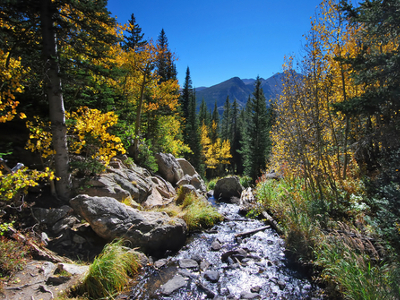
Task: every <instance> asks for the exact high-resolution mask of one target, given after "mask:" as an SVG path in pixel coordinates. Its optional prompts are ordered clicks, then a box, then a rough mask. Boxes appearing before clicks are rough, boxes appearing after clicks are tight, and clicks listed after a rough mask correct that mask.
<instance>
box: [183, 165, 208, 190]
mask: <svg viewBox="0 0 400 300" xmlns="http://www.w3.org/2000/svg"><path fill="white" fill-rule="evenodd" d="M176 160H177V162H178V163H179V165H180V166H181V168H182V171H183V174H184V176H183V178H182V179H181V180H180V181H179V182H178V183H177V185H178V186H182V185H185V184H191V185H193V186H194V187H195V188H196V190H200V192H202V193H206V192H207V187H206V185H205V183H204V180H203V179H202V178H201V176H200V175H199V174H198V173H197V172H196V170H195V168H194V167H193V166H192V165H191V164H190V162H188V161H187V160H186V159H184V158H177V159H176Z"/></svg>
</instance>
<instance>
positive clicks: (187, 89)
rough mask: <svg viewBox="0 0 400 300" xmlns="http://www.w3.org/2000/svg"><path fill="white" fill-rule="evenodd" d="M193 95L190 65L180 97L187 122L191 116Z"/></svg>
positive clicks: (183, 114)
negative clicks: (190, 108)
mask: <svg viewBox="0 0 400 300" xmlns="http://www.w3.org/2000/svg"><path fill="white" fill-rule="evenodd" d="M192 96H193V86H192V79H191V78H190V70H189V67H187V68H186V75H185V82H184V83H183V89H182V93H181V97H180V103H181V110H182V116H183V118H184V119H185V122H187V119H188V116H189V102H190V99H191V97H192Z"/></svg>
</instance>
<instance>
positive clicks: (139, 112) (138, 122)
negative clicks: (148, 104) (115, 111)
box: [133, 67, 147, 162]
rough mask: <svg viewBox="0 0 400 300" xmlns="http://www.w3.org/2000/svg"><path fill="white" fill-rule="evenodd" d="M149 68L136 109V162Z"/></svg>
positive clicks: (144, 75)
mask: <svg viewBox="0 0 400 300" xmlns="http://www.w3.org/2000/svg"><path fill="white" fill-rule="evenodd" d="M146 70H147V67H146V68H145V71H144V74H143V82H142V85H141V86H140V98H139V103H138V106H137V109H136V123H135V139H134V147H133V148H134V160H135V162H137V160H138V157H139V136H140V126H141V117H142V106H143V100H144V88H145V86H146V75H147V71H146Z"/></svg>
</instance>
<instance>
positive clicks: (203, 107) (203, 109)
mask: <svg viewBox="0 0 400 300" xmlns="http://www.w3.org/2000/svg"><path fill="white" fill-rule="evenodd" d="M199 123H200V126H201V125H202V124H203V123H204V124H205V125H206V126H210V125H211V113H210V111H209V110H208V108H207V104H206V101H205V100H204V98H203V99H202V100H201V103H200V110H199Z"/></svg>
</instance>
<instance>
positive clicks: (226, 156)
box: [0, 0, 400, 299]
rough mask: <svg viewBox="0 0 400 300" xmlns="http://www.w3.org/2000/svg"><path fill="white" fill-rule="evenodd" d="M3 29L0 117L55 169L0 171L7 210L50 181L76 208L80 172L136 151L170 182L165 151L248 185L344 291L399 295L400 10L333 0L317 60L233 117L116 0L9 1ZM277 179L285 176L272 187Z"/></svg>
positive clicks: (320, 13) (315, 44)
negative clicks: (162, 166)
mask: <svg viewBox="0 0 400 300" xmlns="http://www.w3.org/2000/svg"><path fill="white" fill-rule="evenodd" d="M0 23H1V31H0V63H1V66H2V68H1V70H0V122H2V123H7V124H8V125H10V124H15V126H20V124H22V123H23V124H24V126H26V138H27V140H26V149H27V150H30V151H32V152H35V153H39V154H40V159H41V166H40V167H37V168H35V170H33V168H30V169H28V168H21V169H20V170H19V171H17V172H13V173H8V172H7V170H5V169H3V170H0V179H1V182H0V193H1V195H0V198H1V200H2V201H10V200H11V199H13V197H15V195H16V193H17V192H18V190H19V189H21V188H22V189H23V188H26V187H27V186H34V185H35V182H36V181H39V180H40V179H41V178H44V177H48V178H49V179H51V181H54V182H55V186H54V187H53V193H56V194H57V195H58V197H59V198H60V199H63V200H64V201H68V199H69V197H70V195H71V176H72V175H73V176H88V175H91V174H96V173H98V172H101V171H102V168H104V165H107V164H108V163H109V161H110V159H111V158H112V157H114V156H116V155H122V154H125V155H127V156H129V157H130V159H132V160H133V161H134V162H135V163H137V164H139V165H142V166H145V167H147V168H148V169H150V170H151V171H153V172H156V171H157V165H156V164H155V159H154V154H155V153H157V152H165V153H172V154H173V155H174V156H176V157H178V156H179V157H185V158H186V159H187V160H188V161H190V162H191V163H192V165H193V166H194V167H195V168H196V169H197V170H198V171H199V173H200V174H201V175H202V176H203V177H204V178H207V179H211V178H215V177H221V176H225V175H228V174H237V175H241V176H248V177H250V178H251V180H253V182H254V185H255V187H256V195H257V197H258V199H259V202H260V205H261V206H262V207H265V208H266V209H267V210H268V211H269V212H270V213H272V214H274V216H276V218H277V219H278V220H279V221H280V222H282V223H283V224H284V226H283V227H284V228H283V230H284V232H285V236H286V240H287V245H288V248H289V250H290V251H292V253H293V254H294V256H295V257H296V258H297V259H298V260H300V261H313V263H314V265H318V266H319V267H320V268H321V269H322V270H323V273H322V274H323V276H322V278H323V279H324V280H325V282H326V283H327V285H328V286H329V287H330V288H331V289H332V293H341V294H343V295H345V297H348V298H349V299H398V298H399V297H400V288H399V285H398V282H399V281H398V280H399V278H400V271H399V257H398V255H399V251H400V209H399V207H400V185H399V184H400V172H399V169H400V147H399V146H400V145H399V144H400V139H399V137H400V132H399V130H400V100H399V96H400V90H399V87H400V74H399V70H400V54H399V45H400V44H399V42H400V41H399V34H400V1H398V0H365V1H363V2H361V3H360V4H359V6H357V7H354V6H352V5H351V4H349V3H347V2H346V1H341V2H340V3H333V2H332V1H328V0H324V1H323V2H322V3H321V5H320V7H319V8H318V10H317V11H316V14H315V16H314V17H312V18H311V27H310V31H309V32H308V33H307V34H306V35H305V37H306V44H305V45H304V51H303V52H304V54H303V56H301V57H294V56H290V57H286V58H285V59H284V64H283V69H284V74H285V76H284V77H283V78H284V79H283V81H284V83H283V94H282V95H281V96H280V97H279V98H277V99H265V97H264V93H263V90H262V88H261V81H260V79H259V78H257V80H256V81H255V85H254V92H253V94H252V95H251V96H250V97H249V99H248V101H247V104H246V106H245V107H240V106H239V104H238V103H237V101H236V99H229V97H227V98H226V102H225V104H224V109H223V113H222V115H220V114H219V113H218V109H217V106H216V105H215V108H214V109H213V110H212V111H210V110H209V109H208V108H207V106H206V104H205V102H204V101H203V102H201V103H200V109H199V110H198V109H197V107H198V104H197V103H196V95H195V90H194V89H193V83H192V80H191V77H190V69H189V67H188V68H187V71H186V77H185V81H184V82H183V84H182V86H180V85H179V83H178V80H177V71H176V67H175V56H174V53H172V52H171V50H170V48H169V44H168V38H167V33H166V32H164V30H163V29H160V34H159V36H158V37H157V40H155V41H153V40H144V34H143V33H142V29H141V27H140V25H139V24H137V23H136V20H135V16H134V13H132V15H131V19H130V20H129V22H128V23H127V24H118V23H117V22H116V20H115V19H113V18H111V17H110V13H109V12H108V11H107V9H106V1H97V0H92V1H63V0H57V1H51V0H41V1H28V0H21V1H3V2H2V3H1V4H0ZM298 74H301V76H299V75H298ZM267 103H268V105H267ZM10 126H13V125H10ZM0 152H1V153H0V156H1V157H3V158H4V159H6V158H7V156H12V152H13V144H12V143H11V144H2V145H1V149H0ZM77 156H79V157H83V159H76V157H77ZM3 168H4V167H3ZM272 170H274V172H275V173H276V174H279V176H280V177H283V179H282V180H281V181H279V182H276V181H264V176H263V174H265V172H266V171H272ZM54 178H58V180H53V179H54ZM255 210H256V209H255ZM254 213H256V212H254Z"/></svg>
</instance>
